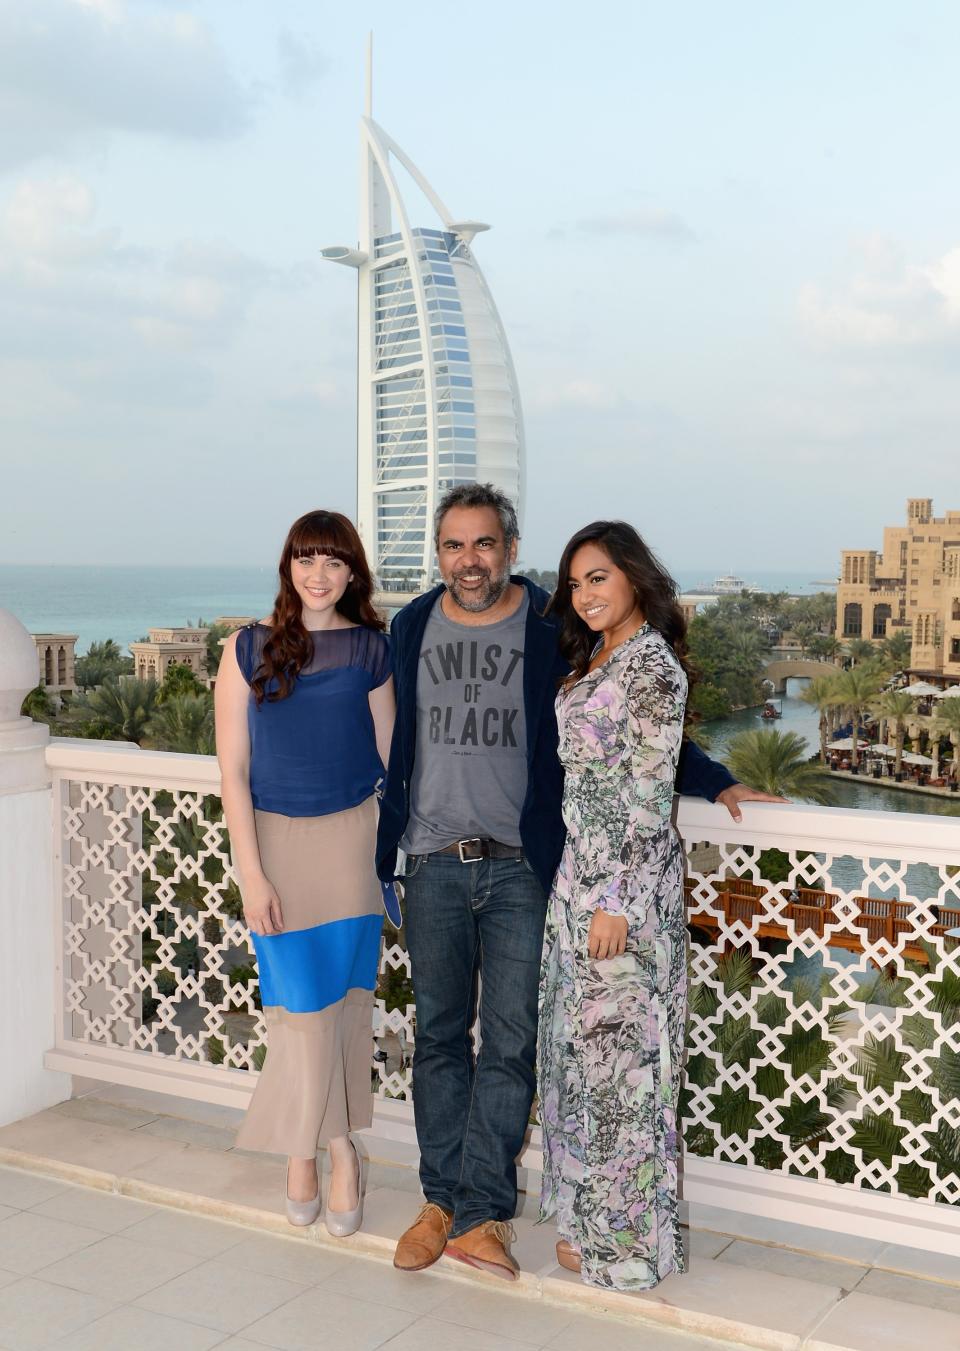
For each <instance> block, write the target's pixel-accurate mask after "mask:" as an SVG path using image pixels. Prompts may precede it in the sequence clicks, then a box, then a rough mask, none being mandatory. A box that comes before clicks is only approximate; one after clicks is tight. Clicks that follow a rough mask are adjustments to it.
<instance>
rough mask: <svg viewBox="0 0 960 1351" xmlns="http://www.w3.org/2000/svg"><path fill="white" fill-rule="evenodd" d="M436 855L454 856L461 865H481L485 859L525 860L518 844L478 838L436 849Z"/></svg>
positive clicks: (459, 841) (458, 841)
mask: <svg viewBox="0 0 960 1351" xmlns="http://www.w3.org/2000/svg"><path fill="white" fill-rule="evenodd" d="M433 852H434V853H435V854H454V855H456V857H457V858H459V860H460V862H461V863H479V862H480V860H481V859H485V858H512V859H520V858H523V850H522V849H521V848H520V846H519V845H516V844H501V843H500V841H499V840H482V839H480V838H479V837H477V836H474V837H472V838H471V839H469V840H457V841H456V843H455V844H448V845H447V846H446V848H445V849H435V850H434V851H433Z"/></svg>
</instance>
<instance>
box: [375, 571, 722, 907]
mask: <svg viewBox="0 0 960 1351" xmlns="http://www.w3.org/2000/svg"><path fill="white" fill-rule="evenodd" d="M513 581H515V582H518V583H519V584H520V585H522V586H525V587H526V589H527V592H528V594H529V597H530V605H529V607H528V609H527V627H526V638H525V645H524V663H523V704H524V714H525V717H526V724H527V795H526V798H525V799H524V803H523V808H522V810H521V812H520V838H521V840H522V841H523V850H524V853H525V854H526V856H527V858H528V859H529V861H530V866H531V867H532V868H533V871H534V872H535V873H536V875H537V878H538V879H539V881H540V884H541V885H542V887H543V889H544V891H547V892H549V890H550V886H551V884H552V882H553V875H554V873H555V872H556V871H557V868H558V866H559V864H560V856H561V854H562V853H563V844H564V840H565V838H566V829H565V827H564V824H563V817H562V815H561V811H560V807H561V802H562V799H563V766H562V765H561V764H560V759H559V757H558V755H557V719H556V713H555V711H554V700H555V698H556V693H557V684H558V682H559V681H560V680H561V679H562V678H563V677H564V676H565V675H566V674H567V672H568V671H569V669H570V667H569V665H568V664H567V662H566V661H564V659H563V657H562V656H561V655H560V652H559V649H558V647H557V637H558V630H559V624H558V621H557V620H556V619H554V618H552V617H550V618H545V617H544V614H543V610H544V608H545V606H546V604H547V600H548V599H549V597H548V596H547V593H546V592H545V591H543V590H542V589H541V588H540V587H539V586H534V584H533V582H531V581H530V580H529V579H528V578H526V577H514V578H513ZM444 589H445V588H444V587H443V586H437V587H435V588H434V589H433V590H432V591H428V592H426V593H425V594H424V595H422V596H418V597H417V599H416V600H415V601H411V603H410V604H409V605H407V606H405V607H404V609H402V610H401V611H400V613H399V614H398V615H396V617H395V618H394V620H393V623H392V624H391V625H390V639H391V642H390V646H391V655H392V657H393V679H394V683H395V685H396V691H397V721H396V725H395V727H394V730H393V742H392V744H391V747H390V764H389V765H388V767H387V783H386V789H385V792H384V795H383V798H382V800H381V802H380V825H379V828H378V831H377V872H378V873H379V875H380V877H381V878H382V879H383V880H384V881H387V880H388V879H390V878H391V877H393V875H394V871H395V869H396V864H397V846H398V845H399V843H400V840H401V839H402V838H403V833H404V831H405V830H406V828H407V818H408V816H409V814H410V784H411V782H412V779H413V761H414V757H415V755H416V747H417V669H418V667H419V664H420V648H421V646H422V644H423V635H424V631H425V629H426V627H427V620H428V619H429V617H430V612H431V610H432V609H433V607H434V604H435V603H436V600H437V597H438V596H440V595H441V594H442V593H443V591H444ZM735 782H736V780H735V779H734V778H733V777H732V775H731V774H730V773H729V771H728V770H727V769H725V768H724V766H723V765H721V764H718V763H717V762H716V761H715V760H711V759H710V758H709V757H708V756H706V755H704V753H703V751H702V750H700V748H699V746H696V745H694V744H693V742H691V741H684V743H683V749H682V751H681V753H680V764H679V768H678V771H677V791H678V792H679V793H686V794H690V795H692V796H694V797H705V798H709V800H710V801H711V802H712V801H713V800H714V799H715V798H716V796H717V794H718V793H722V792H723V790H724V789H725V788H729V787H730V785H731V784H732V783H735Z"/></svg>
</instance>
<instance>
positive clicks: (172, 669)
mask: <svg viewBox="0 0 960 1351" xmlns="http://www.w3.org/2000/svg"><path fill="white" fill-rule="evenodd" d="M206 688H207V687H206V685H204V683H203V681H201V680H198V679H197V677H196V676H195V675H194V673H193V671H192V670H191V668H190V667H189V666H186V665H181V664H180V663H179V662H177V663H176V664H175V665H172V666H168V667H167V673H166V675H165V676H164V677H163V684H162V685H161V686H160V693H159V694H158V696H157V698H158V701H159V702H160V703H161V704H164V703H166V701H167V700H168V699H174V698H176V697H177V696H178V695H181V694H203V693H204V692H205V691H206Z"/></svg>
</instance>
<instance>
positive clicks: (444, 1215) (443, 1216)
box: [414, 1201, 450, 1229]
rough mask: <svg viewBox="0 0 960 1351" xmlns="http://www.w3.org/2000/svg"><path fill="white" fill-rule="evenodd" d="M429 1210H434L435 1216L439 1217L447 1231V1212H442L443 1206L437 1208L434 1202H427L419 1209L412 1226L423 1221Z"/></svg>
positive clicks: (448, 1223) (448, 1222)
mask: <svg viewBox="0 0 960 1351" xmlns="http://www.w3.org/2000/svg"><path fill="white" fill-rule="evenodd" d="M431 1210H435V1211H436V1212H437V1214H438V1215H439V1216H440V1218H441V1220H442V1221H443V1227H444V1229H449V1228H450V1221H449V1219H448V1218H447V1212H446V1211H445V1210H444V1208H443V1206H438V1205H437V1203H436V1201H427V1202H426V1203H425V1204H424V1205H422V1206H421V1207H420V1210H419V1212H418V1214H417V1218H416V1219H415V1220H414V1224H419V1223H420V1221H421V1220H425V1219H426V1218H427V1216H428V1215H429V1214H430V1211H431Z"/></svg>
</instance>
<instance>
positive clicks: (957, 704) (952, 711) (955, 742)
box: [933, 698, 960, 783]
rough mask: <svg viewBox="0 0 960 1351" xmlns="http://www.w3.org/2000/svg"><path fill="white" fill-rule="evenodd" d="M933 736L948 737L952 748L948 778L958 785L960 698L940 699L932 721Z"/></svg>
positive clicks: (959, 777)
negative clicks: (951, 762) (951, 761)
mask: <svg viewBox="0 0 960 1351" xmlns="http://www.w3.org/2000/svg"><path fill="white" fill-rule="evenodd" d="M933 734H934V736H948V737H949V738H950V744H951V745H952V746H953V764H952V765H951V767H950V777H951V779H953V780H954V781H955V782H957V783H960V698H953V699H941V700H940V707H939V708H938V709H937V711H936V714H935V716H934V719H933Z"/></svg>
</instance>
